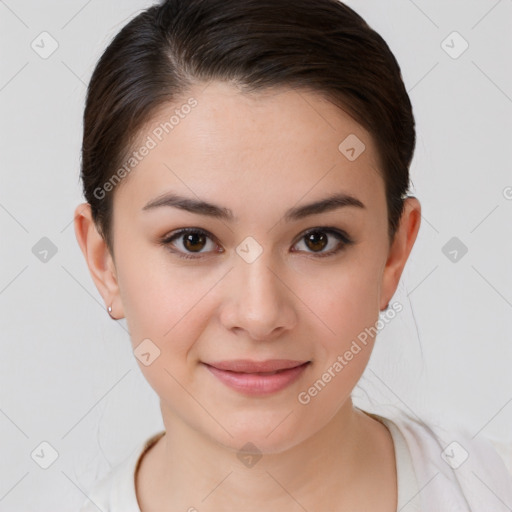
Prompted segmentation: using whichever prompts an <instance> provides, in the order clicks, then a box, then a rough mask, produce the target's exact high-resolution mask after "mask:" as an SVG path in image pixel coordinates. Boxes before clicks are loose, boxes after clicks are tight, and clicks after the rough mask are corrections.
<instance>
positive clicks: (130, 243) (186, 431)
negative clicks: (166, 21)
mask: <svg viewBox="0 0 512 512" xmlns="http://www.w3.org/2000/svg"><path fill="white" fill-rule="evenodd" d="M189 97H194V98H196V99H197V101H198V105H197V106H196V107H195V108H194V109H193V110H192V111H191V113H190V114H188V115H187V116H186V117H185V118H184V119H182V120H180V123H179V125H177V126H176V127H175V128H174V129H173V131H172V132H170V133H169V134H168V135H167V136H166V137H164V139H163V140H162V141H161V142H159V144H158V145H157V147H156V148H154V149H152V150H151V151H150V152H149V154H148V155H147V156H146V157H145V158H144V159H143V160H142V161H141V162H140V163H139V164H138V165H137V167H136V169H135V170H133V171H132V172H131V174H130V175H129V176H127V177H126V178H124V180H123V182H122V183H121V184H119V185H118V186H117V188H116V190H115V196H114V218H113V220H114V222H113V235H114V236H113V239H114V246H113V247H114V249H113V253H114V255H112V254H111V253H110V252H109V251H108V249H107V246H106V244H105V242H104V240H103V239H102V237H101V236H100V235H99V234H98V231H97V229H96V227H95V225H94V223H93V221H92V218H91V213H90V207H89V205H88V204H87V203H84V204H81V205H78V206H77V208H76V210H75V233H76V236H77V240H78V243H79V245H80V247H81V250H82V252H83V254H84V256H85V259H86V262H87V265H88V267H89V270H90V272H91V275H92V278H93V280H94V282H95V284H96V286H97V288H98V290H99V292H100V294H101V295H102V297H103V299H104V301H105V304H106V305H110V304H112V315H113V316H114V317H115V318H121V317H126V321H127V324H128V327H129V331H130V337H131V342H132V347H133V348H134V349H135V348H136V347H137V346H138V345H139V343H141V341H142V340H144V339H146V338H149V339H151V341H152V342H153V343H154V344H155V345H156V346H157V347H158V348H159V350H160V356H159V357H157V358H156V359H155V360H154V361H153V362H152V363H151V364H150V365H149V366H145V365H144V364H142V363H141V362H140V361H138V360H137V361H138V363H139V366H140V369H141V371H142V372H143V374H144V376H145V378H146V379H147V381H148V382H149V384H150V385H151V386H152V387H153V389H154V390H155V392H156V393H157V394H158V396H159V397H160V404H161V411H162V417H163V421H164V425H165V428H166V435H164V436H163V437H162V438H161V439H160V440H159V441H158V442H157V443H156V444H155V445H154V447H153V448H152V449H151V450H149V451H148V452H147V453H146V455H145V457H144V458H143V459H142V464H141V466H140V470H139V472H138V474H137V479H136V488H137V496H138V500H139V503H140V508H141V510H142V511H143V512H153V511H157V510H159V511H163V510H169V511H171V510H184V511H185V510H189V509H190V510H191V511H192V510H194V509H192V508H191V507H195V508H196V509H197V510H198V511H199V512H211V511H218V510H225V511H232V510H233V511H234V510H244V511H253V510H254V511H256V510H262V509H263V510H266V511H278V510H279V511H282V510H288V511H296V510H297V511H299V510H300V511H303V510H304V508H305V509H306V510H308V511H310V512H313V511H320V510H322V511H324V510H336V511H345V510H347V511H348V510H350V511H352V512H353V511H362V510H370V509H371V510H374V511H394V510H396V505H397V490H396V467H395V459H394V451H393V442H392V438H391V436H390V433H389V431H388V430H387V428H386V427H385V426H384V425H383V424H382V423H380V422H379V421H377V420H375V419H374V418H371V417H370V416H369V415H367V414H365V413H363V412H362V411H360V410H359V409H357V408H355V407H354V406H353V405H352V401H351V398H350V393H351V391H352V390H353V388H354V386H355V385H356V383H357V381H358V380H359V378H360V376H361V375H362V373H363V371H364V369H365V367H366V365H367V362H368V359H369V357H370V354H371V350H372V348H373V344H374V341H375V340H374V339H373V338H369V339H368V343H367V346H366V347H364V348H363V349H362V350H361V351H360V352H359V353H358V354H357V355H356V356H354V358H353V359H352V360H351V361H350V362H349V363H348V364H347V365H346V366H345V367H344V368H343V370H342V371H341V372H339V373H337V374H336V377H334V378H332V380H331V381H330V382H329V383H328V384H327V385H326V386H325V387H324V388H323V389H322V391H321V392H319V393H318V394H317V396H315V397H313V398H311V401H310V402H309V403H308V404H306V405H303V404H301V403H299V401H298V399H297V396H298V394H299V393H300V392H301V391H305V390H307V389H308V388H309V387H310V386H311V385H312V384H313V383H314V382H315V381H316V380H317V379H319V378H320V377H321V375H322V374H323V372H324V371H325V370H326V369H327V368H329V367H330V366H332V365H333V363H334V362H335V361H336V360H337V357H338V355H340V354H344V353H345V351H346V350H347V349H348V348H349V347H350V345H351V343H352V342H353V340H355V339H356V338H357V336H358V334H359V333H361V332H362V331H364V329H365V328H369V327H371V326H374V325H375V324H376V322H377V320H378V318H379V311H380V310H384V309H385V307H386V305H387V304H388V303H389V301H390V300H391V298H392V297H393V294H394V292H395V290H396V288H397V286H398V283H399V279H400V276H401V274H402V271H403V269H404V266H405V264H406V261H407V259H408V256H409V254H410V251H411V250H412V247H413V245H414V242H415V239H416V236H417V233H418V230H419V226H420V218H421V206H420V203H419V201H418V200H417V199H416V198H414V197H410V198H408V199H406V201H405V210H404V214H403V215H402V218H401V223H400V227H399V230H398V232H397V234H396V236H395V238H394V241H393V243H392V244H389V241H388V238H387V210H386V198H385V193H384V181H383V180H382V177H381V176H380V174H379V172H378V165H379V164H378V155H377V151H376V148H375V145H374V142H373V140H372V138H371V136H370V134H369V133H368V132H366V131H365V130H364V129H363V128H362V127H361V126H360V125H359V124H358V123H356V122H355V121H354V120H353V119H352V118H351V117H350V116H348V115H347V114H346V113H345V112H344V111H342V110H340V109H339V108H338V107H336V106H334V105H333V104H332V103H330V102H328V101H326V100H325V99H324V98H322V97H321V96H320V95H318V94H316V93H313V92H309V91H308V92H306V91H301V92H300V93H299V92H297V91H292V90H288V89H275V90H273V91H270V92H269V91H267V92H264V93H262V92H258V93H252V94H248V93H242V92H240V91H239V89H237V88H235V86H233V85H230V84H225V83H219V82H212V83H210V84H208V86H207V87H205V84H201V85H197V86H195V87H194V88H193V89H191V90H190V91H189V94H188V95H187V96H186V97H185V101H186V99H187V98H189ZM178 103H179V104H180V105H181V104H182V103H181V102H178ZM175 108H176V105H172V106H170V105H166V106H164V107H163V108H162V109H161V110H160V111H159V112H158V114H157V115H156V116H155V117H154V118H153V119H152V122H151V123H149V124H148V125H147V126H146V128H145V130H144V131H143V132H141V134H140V135H141V137H140V141H143V140H145V139H146V137H147V135H148V134H151V130H152V129H154V127H156V126H157V125H158V124H159V123H161V122H162V121H165V120H167V119H168V118H169V116H170V114H169V113H172V112H173V111H174V109H175ZM349 134H355V135H356V136H357V137H358V138H359V139H360V140H361V141H363V142H364V144H365V146H366V149H365V151H364V152H363V153H361V155H360V156H359V157H358V158H357V159H356V160H354V161H349V160H348V159H347V158H346V157H345V156H344V155H343V154H342V153H341V152H340V151H339V150H338V145H339V144H340V142H341V141H343V140H344V139H345V138H346V137H347V136H348V135H349ZM169 191H173V192H175V193H179V194H180V195H185V196H187V197H191V198H193V199H197V198H200V199H201V200H205V201H208V202H211V203H214V204H217V205H220V206H222V207H225V208H229V209H231V210H232V212H233V214H234V215H235V216H236V218H237V220H236V221H233V222H229V221H224V220H219V219H215V218H211V217H208V216H204V215H197V214H194V213H190V212H186V211H184V210H180V209H177V208H173V207H168V206H164V207H160V208H155V209H152V210H146V211H143V207H144V205H145V204H146V203H148V202H149V201H150V200H152V199H154V198H156V197H158V196H159V195H161V194H162V193H165V192H169ZM333 192H345V193H350V194H351V195H353V196H355V197H357V198H358V199H359V200H360V201H362V202H363V203H364V205H365V208H355V207H350V206H349V207H343V208H338V209H336V210H333V211H329V212H324V213H320V214H315V215H311V216H309V217H306V218H304V219H301V220H298V221H291V222H285V220H284V213H285V212H286V211H287V210H288V209H289V208H292V207H295V206H297V205H303V204H307V203H310V202H313V201H316V200H320V199H323V198H325V197H327V196H329V195H331V194H332V193H333ZM319 226H320V227H321V226H329V227H333V228H335V229H339V230H343V231H344V232H346V233H347V234H348V235H349V237H350V238H351V239H352V240H353V243H352V244H349V245H346V246H345V247H344V248H342V249H341V251H340V252H338V253H336V254H334V255H333V256H330V257H325V258H322V257H320V256H318V252H315V251H319V252H320V253H328V252H330V251H331V250H332V249H334V248H336V247H337V246H338V244H339V242H338V240H337V239H336V238H335V237H334V235H332V234H329V232H327V233H326V232H325V230H324V231H323V233H326V234H327V235H328V236H329V238H328V242H327V245H326V246H325V247H324V246H322V245H321V244H320V245H319V246H318V247H317V246H315V245H314V244H309V245H308V244H307V241H306V240H305V239H304V232H305V231H308V230H311V229H312V228H317V227H319ZM183 227H194V228H202V229H203V230H206V231H207V232H209V233H210V234H211V235H212V239H208V238H207V239H206V240H205V242H203V244H202V245H193V244H192V246H190V244H189V245H186V243H185V240H184V238H183V237H179V238H176V239H175V240H174V242H173V245H172V246H173V247H174V248H175V250H177V251H181V252H182V253H187V252H188V254H192V255H193V256H194V255H195V256H196V257H198V259H192V260H186V259H181V258H179V256H178V255H177V254H175V253H172V252H171V251H170V250H169V248H168V247H165V246H164V245H162V244H160V243H159V241H160V240H161V239H163V238H164V237H165V236H166V235H168V234H170V233H172V232H175V231H176V230H178V229H180V228H183ZM248 236H251V237H253V238H254V239H255V240H256V241H257V242H258V243H259V244H260V246H261V247H262V249H263V252H262V254H261V255H260V256H259V258H257V259H256V260H255V261H254V262H252V263H247V262H246V261H245V260H244V259H242V258H241V257H240V256H239V255H238V254H237V252H236V248H237V246H238V245H239V244H240V243H241V242H242V241H243V240H244V239H245V238H246V237H248ZM195 243H197V242H195ZM219 248H221V249H222V251H220V252H218V251H217V252H216V249H219ZM292 248H293V249H292ZM187 249H188V251H187ZM194 250H195V251H196V252H193V251H194ZM197 251H199V253H198V252H197ZM238 358H247V359H255V360H266V359H280V358H283V359H294V360H299V361H308V360H310V361H312V362H311V364H309V365H308V367H307V368H306V370H305V371H304V372H303V373H302V375H301V376H300V378H299V379H298V380H296V381H295V382H294V383H292V384H291V385H290V386H288V387H287V388H285V389H284V390H281V391H279V392H277V393H274V394H272V395H267V396H265V397H251V396H246V395H245V394H243V393H240V392H237V391H235V390H233V389H231V388H229V387H227V386H226V385H224V384H223V383H222V382H220V381H219V380H217V378H216V377H214V376H213V375H212V374H211V373H210V372H209V371H208V370H207V368H206V367H204V366H203V365H202V364H201V361H203V362H212V361H218V360H226V359H238ZM248 441H250V442H251V443H253V444H254V445H255V446H256V447H257V448H258V450H259V452H261V454H262V457H261V459H259V460H258V462H257V463H256V464H255V465H253V466H251V467H247V466H246V465H244V464H243V463H242V462H241V461H240V460H239V458H238V457H237V453H238V452H239V450H240V448H241V447H242V446H244V445H245V444H246V443H247V442H248ZM205 498H206V499H205ZM203 500H204V501H203Z"/></svg>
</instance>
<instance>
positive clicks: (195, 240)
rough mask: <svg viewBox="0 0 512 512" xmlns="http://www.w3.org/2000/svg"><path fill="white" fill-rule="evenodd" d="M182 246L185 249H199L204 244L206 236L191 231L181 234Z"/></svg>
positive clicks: (193, 250) (194, 250)
mask: <svg viewBox="0 0 512 512" xmlns="http://www.w3.org/2000/svg"><path fill="white" fill-rule="evenodd" d="M182 236H183V238H182V240H183V246H184V247H185V249H187V251H192V252H196V251H200V250H201V249H203V248H204V246H205V244H206V236H205V235H203V234H202V233H198V232H192V233H187V234H185V235H182Z"/></svg>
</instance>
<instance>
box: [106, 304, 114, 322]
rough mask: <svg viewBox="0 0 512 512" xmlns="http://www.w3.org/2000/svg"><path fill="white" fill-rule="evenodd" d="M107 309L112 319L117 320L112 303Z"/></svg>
mask: <svg viewBox="0 0 512 512" xmlns="http://www.w3.org/2000/svg"><path fill="white" fill-rule="evenodd" d="M107 311H108V314H109V315H110V318H112V320H115V318H114V317H113V316H112V305H110V306H109V307H108V308H107Z"/></svg>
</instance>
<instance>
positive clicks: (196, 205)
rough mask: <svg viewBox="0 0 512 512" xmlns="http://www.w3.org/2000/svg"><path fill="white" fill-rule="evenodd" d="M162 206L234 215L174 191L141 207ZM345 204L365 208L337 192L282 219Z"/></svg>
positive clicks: (292, 210) (229, 217) (227, 217)
mask: <svg viewBox="0 0 512 512" xmlns="http://www.w3.org/2000/svg"><path fill="white" fill-rule="evenodd" d="M162 206H167V207H174V208H179V209H181V210H185V211H187V212H190V213H195V214H197V215H206V216H208V217H214V218H217V219H221V220H226V221H233V220H235V216H234V215H233V212H232V211H231V210H230V209H229V208H224V207H222V206H218V205H215V204H212V203H208V202H206V201H201V200H197V199H192V198H190V197H184V196H180V195H177V194H174V193H167V194H164V195H161V196H158V197H156V198H155V199H152V200H151V201H149V202H148V203H147V204H146V205H145V206H144V207H143V208H142V210H145V211H147V210H153V209H155V208H159V207H162ZM347 206H353V207H356V208H361V209H365V208H366V206H365V205H364V204H363V203H362V202H361V201H360V200H359V199H357V197H354V196H352V195H350V194H345V193H339V194H333V195H331V196H329V197H326V198H325V199H321V200H320V201H315V202H313V203H309V204H306V205H303V206H296V207H294V208H290V209H289V210H288V211H287V212H286V213H285V215H284V219H285V221H286V222H291V221H297V220H300V219H303V218H305V217H308V216H310V215H316V214H319V213H325V212H329V211H333V210H336V209H338V208H343V207H347Z"/></svg>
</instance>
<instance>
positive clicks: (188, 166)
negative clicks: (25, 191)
mask: <svg viewBox="0 0 512 512" xmlns="http://www.w3.org/2000/svg"><path fill="white" fill-rule="evenodd" d="M144 145H146V146H148V147H151V148H150V150H149V151H147V152H145V156H144V157H143V158H141V159H140V161H138V163H137V165H136V167H134V170H133V171H131V172H130V175H129V177H128V178H129V179H128V180H126V181H127V183H125V184H124V185H127V186H126V187H125V186H123V187H121V189H125V188H126V190H123V191H122V195H124V196H125V198H126V199H127V200H128V201H129V202H130V203H131V204H138V205H141V206H142V204H141V203H142V202H143V201H147V200H149V199H151V198H152V197H154V196H155V195H157V194H159V193H162V192H165V191H168V190H173V189H177V188H178V189H179V190H180V191H183V192H188V194H189V195H190V194H193V195H197V196H204V197H207V198H211V197H215V198H217V201H216V202H217V203H222V202H224V203H227V202H228V201H229V204H230V205H236V198H238V199H239V201H240V204H244V203H245V202H247V201H248V200H254V201H255V202H258V201H260V202H261V201H264V202H266V203H270V204H275V203H276V201H277V202H278V203H279V202H283V201H285V202H286V203H289V202H291V203H296V202H298V201H299V200H300V198H301V197H302V196H304V195H305V194H308V198H309V199H314V198H315V196H322V197H323V196H325V192H326V191H328V192H333V191H334V190H333V189H336V190H339V191H347V192H350V193H354V194H355V193H356V192H357V193H358V194H359V196H360V197H361V199H362V200H363V201H364V202H365V203H366V202H373V203H378V201H379V199H378V198H377V197H376V196H380V200H381V201H382V200H383V188H384V184H383V181H382V178H381V175H380V172H379V171H378V163H377V162H378V159H377V153H376V149H375V146H374V142H373V140H372V137H371V136H370V134H369V133H368V132H367V131H366V130H365V129H364V128H363V127H361V126H360V125H359V124H358V123H357V122H356V121H355V120H354V119H353V118H352V117H350V115H348V114H347V113H346V112H344V111H343V110H341V109H340V108H339V107H337V106H335V105H333V104H332V103H330V102H329V101H328V100H327V99H325V98H323V97H322V96H321V95H319V94H316V93H314V92H310V91H304V90H300V91H299V90H292V89H284V88H276V89H272V90H266V91H261V92H260V91H258V92H251V93H246V92H242V91H241V90H240V89H239V88H237V87H235V86H234V85H231V84H227V83H222V82H211V83H209V84H207V85H206V84H202V85H197V86H195V87H193V88H192V89H190V90H189V91H188V93H187V94H185V95H184V96H183V97H182V98H181V99H180V100H179V101H176V102H174V103H173V104H172V105H163V106H162V107H161V108H160V109H159V111H158V112H157V114H156V115H154V116H153V118H152V119H151V121H150V122H149V123H148V124H147V125H146V126H145V128H144V129H143V130H142V131H141V133H140V137H139V139H138V141H137V144H135V150H136V149H137V148H139V147H142V146H144ZM352 148H354V151H352ZM347 149H348V150H349V152H348V153H347V152H346V151H347ZM361 151H362V152H361ZM354 152H355V153H354ZM354 154H355V156H356V157H357V158H355V159H354ZM349 157H350V158H349ZM255 194H258V195H259V198H256V199H254V196H255ZM235 196H236V197H235ZM223 199H225V201H223ZM288 206H289V205H288ZM232 208H233V209H235V208H236V206H232Z"/></svg>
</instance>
